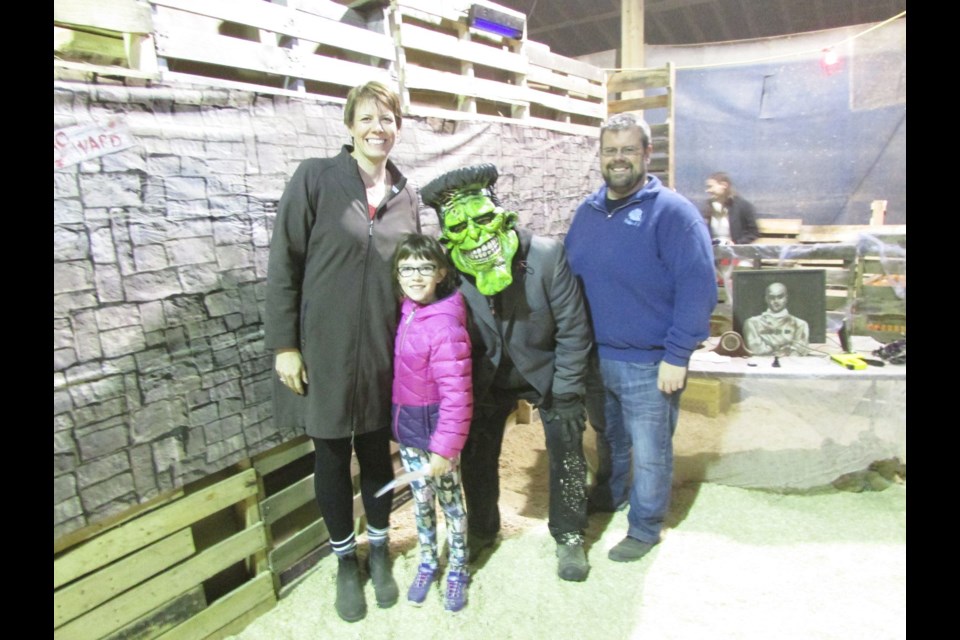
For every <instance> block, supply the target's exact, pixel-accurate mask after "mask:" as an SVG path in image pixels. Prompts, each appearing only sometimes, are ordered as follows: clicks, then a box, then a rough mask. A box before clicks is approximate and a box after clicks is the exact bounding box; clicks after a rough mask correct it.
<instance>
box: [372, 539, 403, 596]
mask: <svg viewBox="0 0 960 640" xmlns="http://www.w3.org/2000/svg"><path fill="white" fill-rule="evenodd" d="M369 569H370V582H372V583H373V592H374V593H375V594H376V596H377V606H378V607H380V608H381V609H386V608H387V607H392V606H393V605H395V604H396V603H397V599H398V598H399V597H400V589H398V588H397V581H396V580H394V579H393V572H392V571H391V570H390V549H389V548H388V546H387V544H386V543H384V544H380V545H376V544H371V545H370V558H369Z"/></svg>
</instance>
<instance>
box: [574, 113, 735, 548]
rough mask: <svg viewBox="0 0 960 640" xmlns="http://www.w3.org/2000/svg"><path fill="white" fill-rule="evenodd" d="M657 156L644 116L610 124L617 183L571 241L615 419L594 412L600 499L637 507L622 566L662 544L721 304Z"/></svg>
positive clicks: (603, 160)
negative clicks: (695, 356)
mask: <svg viewBox="0 0 960 640" xmlns="http://www.w3.org/2000/svg"><path fill="white" fill-rule="evenodd" d="M652 151H653V148H652V146H651V144H650V129H649V127H648V126H647V124H646V123H645V122H644V121H643V120H641V119H640V118H638V117H637V116H634V115H632V114H620V115H616V116H614V117H612V118H611V119H610V120H609V121H607V123H606V124H604V125H603V126H602V127H601V129H600V168H601V173H602V175H603V179H604V182H605V184H604V186H602V187H600V189H599V190H597V191H596V192H595V193H593V194H591V195H590V196H588V197H587V198H586V199H585V200H584V201H583V203H581V204H580V206H579V207H578V208H577V211H576V213H575V215H574V218H573V222H572V224H571V226H570V231H569V233H568V234H567V237H566V248H567V254H568V257H569V260H570V267H571V269H572V270H573V272H574V273H575V274H576V275H577V276H579V277H580V278H582V282H583V287H584V293H585V295H586V298H587V307H588V312H589V314H590V319H591V323H592V325H593V331H594V340H595V342H596V344H597V355H598V358H599V375H600V378H601V379H600V384H601V387H600V388H601V389H602V390H603V393H604V399H603V407H604V411H603V416H602V417H601V416H596V419H594V416H591V424H593V425H594V428H595V429H597V430H598V441H599V442H600V443H601V444H598V449H600V450H599V451H598V454H599V457H600V461H601V470H602V467H603V463H604V453H605V452H604V451H603V449H604V447H606V449H607V451H606V453H607V454H608V455H609V456H610V458H609V462H608V464H609V477H604V476H605V475H607V474H605V473H598V478H597V480H598V486H596V487H595V488H594V491H593V492H592V497H593V496H596V497H599V498H602V499H603V500H602V501H603V502H606V504H602V503H601V504H599V505H597V507H598V508H599V509H600V510H608V511H612V510H614V509H616V508H618V507H619V506H620V505H621V504H623V503H624V502H625V501H627V500H629V512H628V514H627V520H628V523H629V526H628V529H627V535H626V537H625V538H624V539H623V540H622V541H621V542H619V543H618V544H617V545H616V546H614V547H613V548H612V549H610V551H609V557H610V559H611V560H614V561H617V562H630V561H635V560H639V559H640V558H642V557H643V556H644V555H646V554H647V553H648V552H649V551H650V549H651V548H653V546H654V545H656V544H657V543H658V542H659V540H660V531H661V529H662V527H663V520H664V516H665V515H666V513H667V509H668V507H669V504H670V488H671V483H672V478H673V444H672V438H673V433H674V431H675V430H676V426H677V417H678V414H679V405H680V394H681V392H682V390H683V387H684V383H685V380H686V374H687V365H688V363H689V360H690V355H691V354H692V353H693V351H694V350H695V349H696V348H697V346H698V345H699V344H700V342H701V341H703V340H704V339H705V338H706V337H707V336H708V335H709V333H710V313H711V312H712V310H713V307H714V306H715V304H716V302H717V287H716V281H715V278H714V268H713V249H712V247H711V245H710V237H709V235H708V234H707V228H706V226H705V225H704V224H703V219H702V217H701V216H700V213H699V211H697V208H696V207H695V206H694V205H693V204H692V203H691V202H690V201H689V200H687V199H686V198H684V197H682V196H680V195H678V194H677V193H675V192H674V191H672V190H670V189H668V188H666V187H664V186H663V184H662V183H661V182H660V180H659V179H658V178H657V177H656V176H651V175H647V164H648V162H649V160H650V154H651V152H652ZM592 387H593V386H592V385H591V388H592ZM591 400H593V399H592V398H591ZM592 406H594V403H593V402H592V401H591V402H588V407H592ZM631 475H632V482H631Z"/></svg>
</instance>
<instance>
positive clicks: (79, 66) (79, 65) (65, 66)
mask: <svg viewBox="0 0 960 640" xmlns="http://www.w3.org/2000/svg"><path fill="white" fill-rule="evenodd" d="M53 71H54V77H55V79H56V78H57V74H59V76H61V77H63V78H64V79H68V77H69V76H75V75H77V74H83V75H84V76H90V75H101V76H116V77H121V78H133V79H136V80H159V79H160V74H159V73H158V72H156V71H141V70H137V69H127V68H126V67H115V66H110V65H97V64H90V63H87V62H71V61H69V60H54V61H53Z"/></svg>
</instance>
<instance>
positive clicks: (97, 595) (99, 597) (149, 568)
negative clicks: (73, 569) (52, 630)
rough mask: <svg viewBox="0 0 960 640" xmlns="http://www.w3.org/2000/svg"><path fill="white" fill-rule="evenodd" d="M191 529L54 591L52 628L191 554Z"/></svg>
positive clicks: (183, 530)
mask: <svg viewBox="0 0 960 640" xmlns="http://www.w3.org/2000/svg"><path fill="white" fill-rule="evenodd" d="M194 550H195V549H194V545H193V535H192V534H191V532H190V529H182V530H181V531H178V532H177V533H175V534H173V535H171V536H168V537H166V538H164V539H163V540H160V541H159V542H156V543H154V544H152V545H150V546H148V547H146V548H144V549H143V550H141V551H139V552H137V553H135V554H133V555H130V556H128V557H126V558H124V559H122V560H119V561H117V562H115V563H114V564H112V565H110V566H108V567H105V568H104V569H102V570H101V571H98V572H96V573H94V574H92V575H90V576H87V577H86V578H83V579H82V580H78V581H77V582H74V583H73V584H70V585H67V586H65V587H64V588H62V589H59V590H57V591H54V592H53V626H54V627H59V626H61V625H63V624H65V623H67V622H69V621H70V620H73V619H74V618H76V617H77V616H79V615H81V614H83V613H84V612H86V611H90V610H91V609H93V608H95V607H97V606H99V605H101V604H103V603H104V602H106V601H107V600H109V599H110V598H113V597H114V596H116V595H118V594H120V593H122V592H124V591H126V590H127V589H129V588H131V587H133V586H135V585H137V584H140V583H141V582H143V581H144V580H146V579H148V578H150V577H152V576H154V575H156V574H158V573H160V572H161V571H163V570H164V569H166V568H167V567H169V566H171V565H174V564H176V563H178V562H180V561H181V560H184V559H186V558H188V557H190V556H191V555H193V552H194Z"/></svg>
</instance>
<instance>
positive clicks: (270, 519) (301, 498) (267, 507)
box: [260, 473, 316, 525]
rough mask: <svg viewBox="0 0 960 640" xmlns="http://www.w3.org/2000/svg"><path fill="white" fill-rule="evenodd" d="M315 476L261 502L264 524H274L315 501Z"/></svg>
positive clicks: (302, 480) (303, 479)
mask: <svg viewBox="0 0 960 640" xmlns="http://www.w3.org/2000/svg"><path fill="white" fill-rule="evenodd" d="M313 475H314V474H312V473H311V474H310V475H308V476H307V477H305V478H302V479H301V480H298V481H296V482H294V483H293V484H292V485H290V486H289V487H286V488H284V489H281V490H280V491H278V492H276V493H275V494H273V495H272V496H269V497H267V498H264V499H263V500H262V501H261V502H260V507H261V509H262V510H263V514H262V515H263V522H264V524H268V525H269V524H273V523H274V522H276V521H277V520H279V519H280V518H282V517H283V516H285V515H287V514H289V513H292V512H293V511H294V510H296V509H299V508H300V507H302V506H303V505H304V504H306V503H308V502H310V501H311V500H313V499H314V498H315V497H316V496H315V494H314V488H313Z"/></svg>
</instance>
